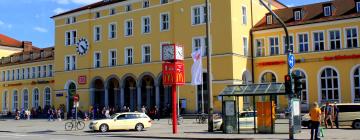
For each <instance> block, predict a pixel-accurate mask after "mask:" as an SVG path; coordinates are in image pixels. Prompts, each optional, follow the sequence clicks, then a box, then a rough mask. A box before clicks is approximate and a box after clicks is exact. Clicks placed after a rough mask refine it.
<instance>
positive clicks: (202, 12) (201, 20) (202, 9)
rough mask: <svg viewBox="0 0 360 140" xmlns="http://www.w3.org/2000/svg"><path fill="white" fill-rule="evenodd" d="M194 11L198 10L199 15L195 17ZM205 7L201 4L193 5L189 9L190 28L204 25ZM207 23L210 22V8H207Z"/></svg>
mask: <svg viewBox="0 0 360 140" xmlns="http://www.w3.org/2000/svg"><path fill="white" fill-rule="evenodd" d="M194 9H199V15H195V12H194ZM205 9H206V5H205V4H201V5H195V6H192V7H191V25H192V26H197V25H203V24H205V23H206V16H207V15H206V12H205ZM209 14H210V16H208V17H209V22H211V6H209ZM197 20H199V22H196V21H197Z"/></svg>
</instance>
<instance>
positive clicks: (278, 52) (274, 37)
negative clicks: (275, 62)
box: [268, 36, 280, 56]
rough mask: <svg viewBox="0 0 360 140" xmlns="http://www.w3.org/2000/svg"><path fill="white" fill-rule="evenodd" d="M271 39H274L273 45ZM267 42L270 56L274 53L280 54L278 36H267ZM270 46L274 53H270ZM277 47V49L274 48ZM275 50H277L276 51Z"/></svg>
mask: <svg viewBox="0 0 360 140" xmlns="http://www.w3.org/2000/svg"><path fill="white" fill-rule="evenodd" d="M271 39H274V45H273V46H272V45H271ZM276 39H277V42H278V43H277V44H276V41H275V40H276ZM268 43H269V55H270V56H276V55H280V45H279V44H280V40H279V37H278V36H272V37H269V38H268ZM271 48H274V54H271ZM276 48H277V49H276ZM276 50H277V51H276Z"/></svg>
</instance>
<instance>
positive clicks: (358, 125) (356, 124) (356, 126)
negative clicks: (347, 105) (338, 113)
mask: <svg viewBox="0 0 360 140" xmlns="http://www.w3.org/2000/svg"><path fill="white" fill-rule="evenodd" d="M352 127H353V128H354V129H360V120H356V121H354V122H353V125H352Z"/></svg>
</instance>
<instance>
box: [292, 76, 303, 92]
mask: <svg viewBox="0 0 360 140" xmlns="http://www.w3.org/2000/svg"><path fill="white" fill-rule="evenodd" d="M293 78H294V94H295V97H300V95H301V90H302V81H301V79H302V78H303V77H302V76H298V75H294V76H293Z"/></svg>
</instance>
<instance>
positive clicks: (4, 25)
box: [0, 20, 13, 29]
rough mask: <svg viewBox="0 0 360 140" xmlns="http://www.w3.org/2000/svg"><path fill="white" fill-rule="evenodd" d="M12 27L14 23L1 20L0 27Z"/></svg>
mask: <svg viewBox="0 0 360 140" xmlns="http://www.w3.org/2000/svg"><path fill="white" fill-rule="evenodd" d="M12 27H13V26H12V24H7V23H5V22H3V21H1V20H0V28H7V29H11V28H12Z"/></svg>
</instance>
